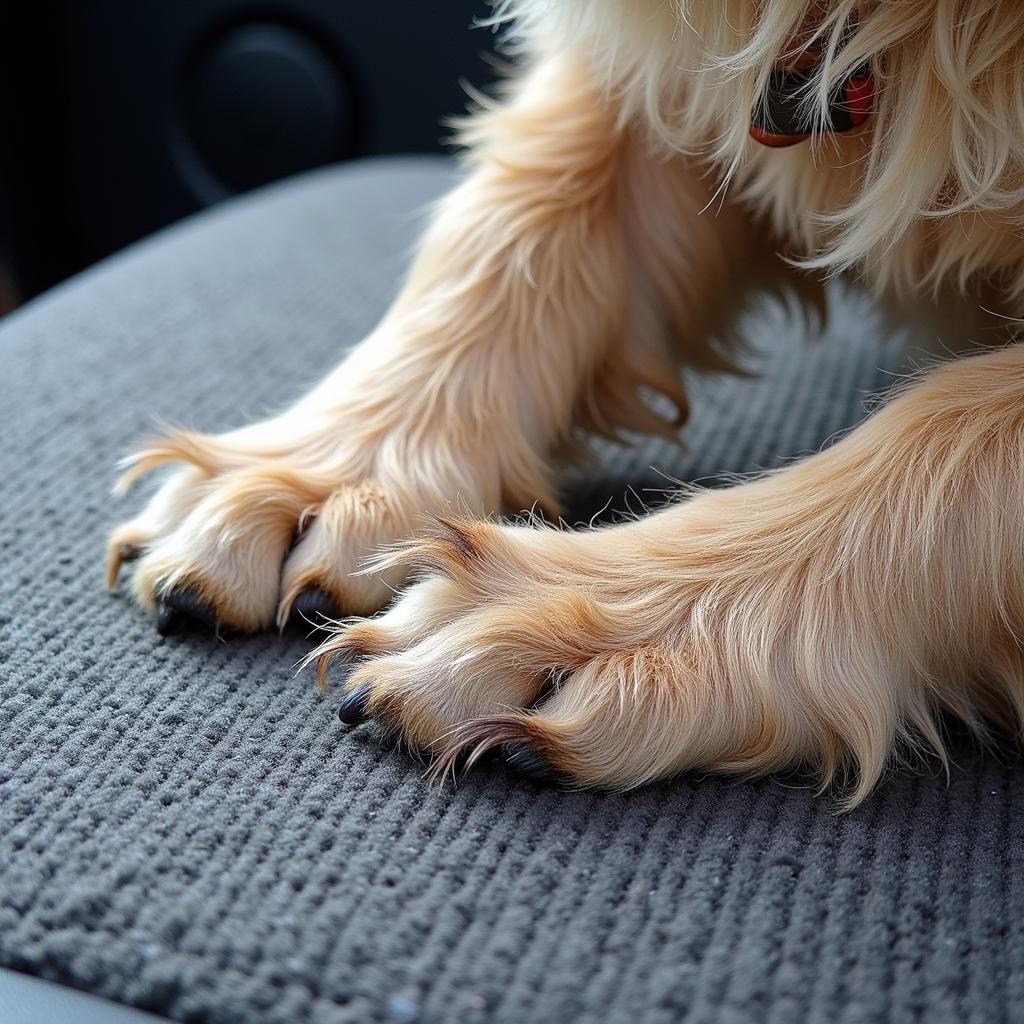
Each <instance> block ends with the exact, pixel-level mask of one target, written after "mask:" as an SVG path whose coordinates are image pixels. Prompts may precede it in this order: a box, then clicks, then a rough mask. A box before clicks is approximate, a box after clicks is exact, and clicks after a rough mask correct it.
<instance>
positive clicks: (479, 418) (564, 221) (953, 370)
mask: <svg viewBox="0 0 1024 1024" xmlns="http://www.w3.org/2000/svg"><path fill="white" fill-rule="evenodd" d="M498 13H499V15H500V17H501V18H507V17H511V18H512V19H513V21H514V25H515V29H514V31H515V33H516V38H517V39H518V40H519V41H520V43H521V46H522V49H523V51H524V54H523V64H524V70H523V73H522V74H521V76H520V77H519V78H518V79H517V81H516V82H515V83H514V85H513V86H512V87H510V89H509V95H508V96H507V98H506V99H505V100H504V101H502V102H500V103H497V104H494V105H493V106H488V107H487V109H484V110H482V111H480V112H478V113H476V114H475V115H473V116H472V117H471V118H470V119H469V120H468V121H467V123H466V125H465V127H464V130H463V138H464V141H465V142H466V144H467V146H468V153H467V158H466V159H467V163H468V165H469V167H470V173H469V174H468V176H467V178H466V179H465V180H464V181H463V183H462V184H460V185H459V186H458V187H457V188H456V189H455V191H454V192H453V193H452V194H451V195H449V196H448V197H447V198H446V199H445V200H444V201H443V202H442V203H441V205H440V206H439V208H438V211H437V214H436V216H435V218H434V220H433V223H432V226H431V227H430V229H429V230H428V232H427V234H426V237H425V238H424V239H423V241H422V244H421V246H420V249H419V254H418V257H417V259H416V261H415V263H414V266H413V268H412V270H411V272H410V274H409V277H408V280H407V281H406V283H405V286H404V288H403V289H402V291H401V294H400V295H399V297H398V299H397V300H396V302H395V304H394V305H393V306H392V308H391V309H390V311H389V312H388V313H387V315H386V316H385V317H384V320H383V321H382V323H381V324H380V325H379V326H378V327H377V329H376V330H375V331H374V332H373V333H372V335H371V336H370V337H369V338H368V339H367V340H366V342H365V343H363V344H362V345H360V346H358V347H356V348H355V349H354V350H353V351H352V352H351V353H350V354H349V355H348V356H347V357H346V358H345V360H344V361H343V362H342V363H341V365H340V366H339V367H338V368H337V369H336V370H334V372H332V373H331V374H330V376H328V377H327V379H326V380H324V381H323V383H322V384H320V386H318V387H317V388H315V389H314V390H313V391H312V392H311V393H310V394H309V395H307V396H306V397H305V398H303V399H302V400H301V401H299V402H298V403H297V404H296V405H295V406H294V407H292V408H291V409H289V410H288V411H287V412H285V413H282V414H281V415H279V416H276V417H274V418H272V419H269V420H266V421H264V422H262V423H258V424H255V425H253V426H249V427H246V428H244V429H241V430H236V431H232V432H230V433H227V434H223V435H219V436H201V435H198V434H193V433H186V432H171V433H169V435H168V436H167V438H166V439H164V440H161V441H159V442H154V443H152V444H151V445H150V446H149V447H147V448H145V449H144V450H143V451H141V452H139V454H137V455H136V456H134V457H133V458H132V459H130V460H129V463H128V469H127V473H126V475H125V477H124V479H123V484H124V485H125V486H127V484H128V483H130V482H131V481H132V480H134V479H135V478H136V477H138V476H139V475H140V474H142V473H144V472H146V471H148V470H150V469H152V468H154V467H155V466H158V465H160V464H162V463H165V462H169V461H177V462H181V463H183V464H184V467H183V468H179V469H177V470H176V471H175V473H174V475H172V476H170V477H169V478H168V479H167V481H166V482H165V483H164V484H163V485H162V487H161V488H160V489H159V490H158V491H157V493H156V495H155V497H154V498H153V499H152V501H151V502H150V504H149V506H148V507H147V508H146V510H145V511H144V512H143V513H142V514H141V515H140V516H139V517H138V518H137V519H135V520H133V521H132V522H130V523H128V524H126V525H124V526H122V527H121V528H120V529H119V530H117V531H116V533H115V534H114V535H113V537H112V539H111V542H110V561H109V576H110V579H111V580H113V579H114V577H115V576H116V573H117V569H118V566H119V564H120V562H121V561H122V560H124V559H127V558H132V557H138V558H139V561H138V566H137V570H136V573H135V579H134V587H135V592H136V594H137V595H138V597H139V599H140V600H141V602H142V603H143V604H144V605H145V606H147V607H150V608H157V609H158V616H159V620H160V623H161V624H162V626H164V627H165V628H166V627H168V626H169V625H170V624H171V622H172V620H173V619H174V617H175V616H176V615H182V614H185V615H189V616H191V617H194V618H200V619H205V620H207V621H209V622H211V623H212V624H215V625H218V626H230V627H235V628H240V629H244V630H255V629H261V628H264V627H267V626H270V625H272V624H273V623H275V621H276V622H277V623H283V622H284V621H285V620H286V619H287V618H288V617H289V615H290V614H292V613H293V610H294V608H296V607H298V608H300V609H301V610H303V611H305V612H306V613H307V614H308V613H311V612H313V611H317V610H319V611H322V612H327V611H331V610H333V611H334V612H335V613H337V614H349V615H366V614H369V613H371V612H374V611H376V610H378V609H379V608H381V607H382V606H383V605H385V604H387V603H388V601H389V600H390V599H391V598H392V594H393V588H395V587H397V586H398V585H399V584H401V583H402V582H403V580H405V578H406V576H407V575H408V574H409V572H410V569H413V570H418V571H419V572H418V578H417V582H415V583H414V584H413V585H412V586H410V587H409V588H408V589H407V590H406V591H405V592H404V594H403V595H402V596H401V597H400V598H399V599H398V600H397V601H395V603H394V604H393V605H392V606H391V607H390V609H389V610H388V611H387V612H386V613H385V614H384V615H382V616H380V617H377V618H374V619H371V620H358V619H356V620H348V621H347V622H346V623H344V624H341V625H339V626H338V627H337V628H336V630H335V631H334V632H333V633H332V635H331V636H330V638H329V639H328V640H327V642H326V643H324V644H323V646H322V647H321V648H320V649H319V651H317V652H314V653H315V655H316V656H317V657H318V658H319V667H320V669H321V675H322V671H323V670H324V669H325V667H326V666H327V665H328V663H329V662H330V661H331V660H332V659H334V658H339V657H346V658H353V659H357V660H358V661H359V664H358V665H357V667H356V668H355V670H354V671H353V672H352V674H351V675H350V676H349V677H348V680H347V682H346V696H345V698H344V700H343V704H342V710H341V714H342V719H343V720H344V721H348V722H351V723H354V722H357V721H360V720H362V719H363V718H365V717H368V716H375V717H377V718H378V719H380V720H381V721H383V722H384V723H385V724H386V725H388V726H390V727H393V728H395V729H397V730H400V731H401V732H402V733H403V734H404V735H405V736H406V737H407V738H408V740H409V741H410V743H411V744H412V745H413V746H415V747H416V748H419V749H422V750H425V751H427V752H429V753H430V754H431V755H433V756H434V758H435V767H436V768H437V769H438V770H446V769H447V768H449V767H450V766H451V765H452V764H453V763H454V760H455V758H456V757H457V756H458V755H459V754H460V753H467V754H468V755H469V760H470V762H472V761H473V760H475V759H476V758H477V757H478V756H479V755H480V754H482V753H483V752H484V751H485V750H487V749H488V748H492V747H501V748H503V749H504V751H505V752H506V754H507V756H508V757H509V758H510V759H511V761H512V762H513V763H514V764H517V765H518V766H519V767H520V768H522V769H524V770H526V771H528V772H534V773H537V774H544V773H548V774H554V775H556V776H558V777H561V778H562V779H564V780H566V781H568V782H570V783H572V784H577V785H585V786H611V787H628V786H636V785H638V784H640V783H644V782H646V781H648V780H651V779H655V778H658V777H660V776H665V775H669V774H671V773H674V772H678V771H681V770H685V769H694V768H699V769H710V770H715V771H727V772H746V773H761V772H768V771H772V770H775V769H778V768H782V767H785V766H788V765H802V766H805V767H807V768H809V769H811V770H812V771H814V772H816V773H817V774H818V776H819V777H820V779H821V781H822V784H823V785H827V784H829V783H831V782H834V781H836V780H838V779H849V780H851V781H850V784H849V786H848V787H847V789H846V792H845V799H846V801H847V802H848V803H850V804H852V803H855V802H857V801H858V800H860V799H862V798H863V797H864V796H865V795H866V794H867V793H868V791H869V790H870V789H871V787H872V786H873V784H874V783H875V782H876V781H877V779H878V778H879V775H880V773H881V772H882V771H883V769H884V767H885V766H886V764H887V763H888V762H889V761H890V759H891V758H893V757H894V755H896V754H897V753H898V752H899V751H900V750H901V749H902V750H905V749H906V748H907V745H915V744H916V745H921V744H924V745H927V746H929V747H931V748H933V749H934V750H935V751H936V752H937V753H938V755H939V756H940V757H942V758H944V757H945V752H944V746H943V740H942V737H941V735H940V730H939V729H938V727H937V726H936V724H935V715H936V712H938V711H940V710H944V711H947V712H951V713H952V714H954V715H956V716H959V717H960V718H961V719H963V720H964V721H965V722H966V723H967V724H968V725H969V726H970V727H971V728H972V729H975V730H978V731H982V730H984V728H985V724H986V723H989V722H996V723H999V724H1002V725H1005V726H1008V727H1009V728H1010V729H1011V730H1014V731H1019V729H1020V722H1021V716H1022V714H1024V647H1022V630H1024V347H1022V346H1020V345H1003V344H1001V342H1003V341H1008V340H1011V337H1012V330H1013V326H1014V324H1015V323H1016V321H1015V319H1014V318H1016V317H1018V316H1019V315H1020V314H1021V313H1022V302H1024V4H1022V3H1020V2H1019V0H508V2H507V3H505V4H504V5H503V6H502V8H501V9H500V11H499V12H498ZM752 119H753V123H752ZM779 121H783V122H786V123H784V124H779V123H777V122H779ZM752 136H753V138H752ZM805 136H808V137H807V138H805ZM801 139H802V140H803V141H800V140H801ZM784 142H798V143H799V144H797V145H793V146H790V147H789V148H775V146H776V144H781V143H784ZM762 143H769V145H762ZM794 266H795V267H797V268H799V269H798V270H794ZM840 271H850V272H852V273H854V274H856V275H858V276H860V277H861V278H862V279H863V280H865V281H866V282H868V283H869V285H870V286H871V287H873V288H874V289H875V290H876V291H877V292H878V294H879V295H880V296H881V297H883V298H884V300H885V301H886V302H888V303H890V304H893V303H901V304H904V305H905V306H906V307H907V309H909V310H911V311H912V312H913V315H914V316H920V317H921V318H922V319H924V318H926V319H927V322H928V323H931V324H935V323H940V324H943V325H945V330H944V331H943V333H942V337H941V341H942V344H943V345H944V346H946V347H950V346H953V345H959V344H960V343H962V342H966V341H969V340H974V341H982V342H984V343H985V344H986V345H987V346H988V348H987V350H986V351H985V352H984V353H983V354H980V355H978V354H976V355H973V356H969V357H966V358H961V359H958V360H955V361H953V362H948V363H946V364H945V365H942V366H941V367H940V368H938V369H935V370H933V371H932V372H931V373H929V374H927V375H925V376H924V377H922V378H921V379H919V380H918V381H917V382H916V383H914V384H913V386H908V387H906V388H905V389H903V391H902V393H901V394H899V396H898V397H896V398H894V399H893V400H892V401H891V402H890V403H889V404H888V405H886V406H885V407H884V408H883V409H882V410H881V411H879V412H877V413H876V414H875V415H874V416H873V417H871V418H870V419H869V420H868V421H867V422H866V423H865V424H864V425H862V426H861V427H860V428H859V429H857V430H856V431H854V432H853V433H852V434H850V435H849V436H847V437H846V438H845V439H844V440H842V441H841V442H839V443H837V444H835V445H834V446H832V447H830V448H829V449H827V450H826V451H823V452H822V453H820V454H818V455H815V456H814V457H812V458H809V459H807V460H806V461H804V462H802V463H798V464H795V465H793V466H791V467H789V468H786V469H784V470H782V471H779V472H774V473H771V474H768V475H766V476H763V477H761V478H759V479H756V480H753V481H751V482H749V483H745V484H742V485H740V486H736V487H732V488H730V489H726V490H716V491H713V492H706V493H700V494H696V495H693V496H690V497H688V498H687V500H685V501H682V502H679V503H678V504H675V505H673V506H671V507H669V508H667V509H665V510H663V511H660V512H657V513H655V514H652V515H650V516H647V517H646V518H643V519H641V520H639V521H636V522H630V523H627V524H625V525H620V526H615V527H612V528H604V529H594V530H589V531H584V532H569V531H565V530H560V529H551V528H528V527H524V526H507V525H505V526H503V525H498V524H496V523H495V522H494V521H492V520H491V519H488V517H493V516H494V515H495V514H496V513H498V512H499V510H500V509H501V508H502V507H512V508H516V509H518V508H523V507H528V506H532V505H534V504H535V503H539V504H540V506H542V507H543V508H545V509H548V510H555V509H557V507H558V503H557V499H556V495H555V493H554V487H553V483H552V480H553V474H554V465H555V462H554V456H555V453H556V452H557V451H561V450H562V449H563V448H564V445H565V442H567V441H568V440H570V439H572V437H573V436H574V435H575V434H577V433H578V432H580V431H600V432H612V431H615V430H617V429H619V428H630V429H634V430H635V429H640V430H658V429H671V428H672V427H673V426H674V424H673V423H664V422H662V421H661V420H659V418H658V416H657V415H656V414H655V413H654V412H653V411H652V410H651V408H650V407H649V406H648V405H647V404H645V402H644V401H643V399H642V397H641V396H642V392H643V391H644V390H645V389H647V388H654V389H656V390H658V391H660V392H662V393H663V394H665V395H667V396H668V397H669V398H671V399H672V401H673V402H674V403H675V406H676V408H677V409H678V412H679V416H680V418H682V417H683V416H684V415H685V410H686V401H685V397H684V395H683V394H682V393H681V390H680V384H679V367H680V364H685V365H688V366H691V367H705V366H715V365H720V364H721V363H722V361H723V358H725V357H727V355H728V352H727V345H728V342H727V340H725V341H723V339H728V337H729V325H730V322H731V321H732V319H733V318H734V317H735V315H736V312H737V310H738V308H739V307H740V306H741V305H742V302H743V298H744V294H745V293H746V292H747V291H749V290H751V289H753V288H761V287H765V286H768V287H778V286H782V285H781V284H780V282H782V281H784V279H785V277H786V275H787V274H788V275H789V276H790V277H791V278H793V277H796V278H797V279H798V280H799V278H800V277H802V279H803V281H804V282H805V283H806V282H820V280H821V279H822V278H823V277H825V276H827V275H831V274H835V273H837V272H840ZM952 324H956V325H957V328H956V331H957V335H958V336H953V334H952V333H951V331H952V328H951V327H950V325H952ZM453 509H455V510H457V511H458V515H455V514H453V511H452V510H453ZM429 517H432V518H433V520H434V522H435V527H434V528H433V529H432V530H428V531H427V532H426V533H425V534H424V533H423V532H422V531H420V532H419V533H418V536H417V537H416V539H409V538H410V537H411V536H413V535H414V534H417V530H418V527H420V526H421V525H422V523H423V521H424V520H425V518H429ZM296 538H297V539H296ZM381 551H384V552H385V554H384V555H382V556H380V557H379V558H378V560H377V561H376V562H375V563H374V564H373V566H372V569H371V571H365V570H364V571H362V572H360V571H359V570H360V569H363V568H364V566H365V564H366V559H367V556H368V555H369V554H371V553H374V552H378V553H379V552H381ZM541 695H546V696H543V698H542V700H541V702H540V703H539V705H538V704H537V701H538V697H539V696H541Z"/></svg>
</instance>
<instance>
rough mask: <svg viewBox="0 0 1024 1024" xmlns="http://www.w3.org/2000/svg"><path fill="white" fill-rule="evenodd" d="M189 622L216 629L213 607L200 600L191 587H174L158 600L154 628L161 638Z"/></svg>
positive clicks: (215, 614) (215, 615)
mask: <svg viewBox="0 0 1024 1024" xmlns="http://www.w3.org/2000/svg"><path fill="white" fill-rule="evenodd" d="M189 620H191V621H194V622H201V623H202V624H203V625H204V626H209V627H210V628H211V629H216V628H217V613H216V612H215V611H214V610H213V606H212V605H209V604H207V603H206V602H205V601H203V600H201V599H200V598H199V595H198V594H197V593H196V591H195V590H193V589H192V588H191V587H175V588H174V589H173V590H170V591H168V592H167V593H166V594H164V595H163V597H161V598H160V608H159V610H158V611H157V615H156V628H157V630H158V631H159V632H160V635H161V636H167V635H168V634H169V633H173V632H174V631H175V630H176V629H178V628H179V627H180V626H182V625H184V624H185V622H186V621H189Z"/></svg>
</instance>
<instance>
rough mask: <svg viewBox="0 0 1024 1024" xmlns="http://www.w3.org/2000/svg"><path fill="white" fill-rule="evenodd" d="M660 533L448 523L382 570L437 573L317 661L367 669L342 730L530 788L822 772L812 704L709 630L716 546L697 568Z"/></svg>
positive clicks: (354, 684) (347, 700)
mask: <svg viewBox="0 0 1024 1024" xmlns="http://www.w3.org/2000/svg"><path fill="white" fill-rule="evenodd" d="M665 515H666V514H662V516H665ZM654 518H655V519H659V518H661V516H656V517H654ZM662 525H666V524H662ZM656 533H657V531H656V530H655V531H654V532H653V533H652V531H651V528H650V523H642V524H634V525H632V526H630V527H628V528H621V527H620V528H616V529H612V530H598V531H592V532H588V533H584V534H573V533H567V532H563V531H558V530H552V529H527V528H522V527H499V526H497V525H494V524H490V523H480V522H451V521H449V522H445V523H443V524H441V526H440V528H439V529H438V530H437V531H436V533H435V535H434V536H433V537H430V538H427V539H422V540H417V541H415V542H410V544H408V545H407V546H406V547H405V548H404V549H402V550H401V551H399V552H397V553H395V554H394V555H392V556H390V557H389V558H387V559H385V560H384V562H383V566H384V567H387V566H389V565H391V564H395V563H403V564H404V563H405V562H408V563H411V564H413V565H415V566H417V567H419V568H420V569H421V570H426V571H427V573H428V574H429V575H427V576H426V578H423V579H421V581H420V582H418V583H415V584H414V585H413V586H411V587H410V588H409V589H408V590H407V592H406V593H405V594H404V596H403V597H402V598H401V599H400V600H399V601H398V602H397V603H396V604H395V605H394V606H393V608H392V609H390V610H389V611H388V612H386V613H385V614H384V615H383V616H381V617H379V618H377V619H374V620H372V621H359V622H351V623H348V624H345V625H343V626H340V627H338V628H337V630H336V632H335V634H334V635H333V636H332V637H330V638H329V639H328V640H327V641H326V642H324V643H323V644H322V645H321V647H320V648H319V649H318V650H316V651H314V652H313V654H311V655H310V661H315V662H316V663H317V668H318V673H319V675H320V679H321V682H323V681H324V678H325V675H326V672H327V670H328V668H329V666H330V665H331V663H332V662H333V661H335V660H341V661H343V662H355V663H356V665H355V667H354V669H353V671H352V672H351V674H350V675H349V677H348V679H347V680H346V682H345V692H344V695H343V697H342V700H341V704H340V707H339V717H340V718H341V720H342V722H344V723H345V724H347V725H350V726H353V725H358V724H360V723H361V722H363V721H366V720H368V719H370V718H372V719H375V720H376V721H378V722H379V723H381V724H382V725H383V726H384V727H386V728H387V729H390V730H394V731H396V732H398V733H399V734H400V735H401V736H402V737H404V739H405V740H406V741H407V742H408V744H409V745H410V746H411V747H412V748H413V749H414V750H416V751H419V752H422V753H424V754H426V755H427V756H428V757H430V758H431V759H432V762H433V764H432V771H433V773H434V774H435V775H438V776H443V775H445V774H447V773H448V772H450V771H452V770H453V769H454V767H455V766H456V764H457V763H460V762H464V763H465V764H466V765H467V766H469V765H472V764H473V763H474V762H475V761H477V760H478V759H479V758H480V757H481V756H482V755H483V754H484V753H485V752H486V751H488V750H491V749H492V748H498V749H499V750H500V751H501V752H502V754H503V756H504V757H505V759H506V760H507V762H508V763H509V765H511V766H512V767H513V768H515V769H516V770H518V771H520V772H521V773H523V774H526V775H528V776H530V777H532V778H535V779H541V780H547V781H552V782H556V783H560V784H563V785H567V786H579V787H600V788H615V789H625V788H630V787H635V786H639V785H641V784H644V783H647V782H650V781H652V780H654V779H657V778H661V777H665V776H668V775H672V774H675V773H677V772H679V771H683V770H687V769H693V768H701V769H712V770H723V771H769V770H772V769H775V768H779V767H783V766H785V765H788V764H790V763H792V762H794V761H814V762H816V763H819V764H820V756H821V747H820V742H819V741H820V734H819V733H818V732H817V731H816V730H815V729H813V728H811V727H809V726H808V722H807V717H808V715H809V714H810V709H809V708H802V707H799V706H798V707H795V708H791V707H790V706H789V704H790V703H791V699H790V698H791V695H790V694H789V693H787V692H786V691H785V690H782V689H776V690H773V687H772V685H771V681H770V680H769V679H767V678H765V677H764V676H761V677H760V678H758V672H759V670H760V671H764V669H765V668H766V666H761V665H756V664H750V663H749V662H748V663H746V664H744V663H743V661H742V656H737V654H736V650H742V648H743V647H744V642H743V638H742V637H732V636H730V635H728V630H729V628H730V623H729V622H728V613H727V612H726V611H725V610H724V609H719V611H721V612H722V613H723V617H721V618H718V622H719V623H720V624H721V625H722V627H723V628H724V629H725V630H726V633H725V634H723V635H718V634H716V631H715V629H714V628H713V627H712V625H711V623H710V622H709V621H708V620H707V619H706V618H705V613H709V612H710V613H712V614H716V613H715V609H713V607H712V606H711V604H709V603H708V602H709V601H711V600H712V599H713V596H714V595H713V584H714V570H713V569H712V568H711V567H710V566H709V564H708V563H709V561H710V560H709V558H708V556H707V552H705V553H704V555H703V556H700V557H701V560H702V561H703V563H704V565H703V567H701V568H695V569H694V571H692V572H690V573H688V572H687V571H686V569H685V567H684V565H683V564H682V562H680V561H677V560H676V558H674V557H673V552H672V549H671V547H670V546H669V545H668V544H667V543H662V544H659V543H658V541H657V537H656ZM683 561H685V555H684V556H683ZM751 570H752V571H754V572H756V567H753V566H752V567H751ZM688 576H689V578H687V577H688ZM733 610H734V611H737V610H738V609H736V608H734V609H733ZM749 625H750V626H751V627H753V626H754V623H753V622H750V623H749ZM737 627H740V628H741V627H742V624H741V623H739V622H737V623H735V624H734V627H733V628H737ZM734 642H735V648H736V650H734V649H732V648H733V644H734Z"/></svg>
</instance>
